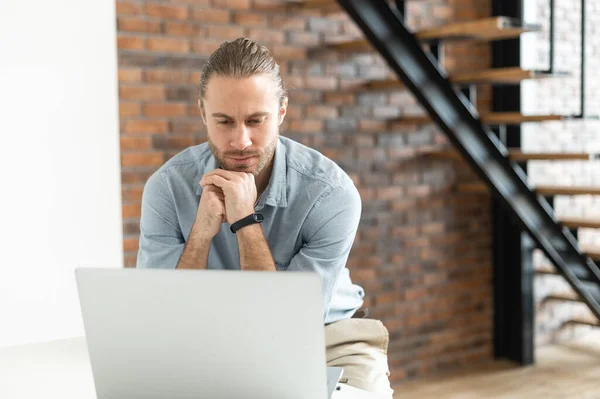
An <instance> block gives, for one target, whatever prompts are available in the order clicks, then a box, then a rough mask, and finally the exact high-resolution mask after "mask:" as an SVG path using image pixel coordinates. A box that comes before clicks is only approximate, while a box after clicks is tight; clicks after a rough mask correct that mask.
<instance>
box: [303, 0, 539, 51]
mask: <svg viewBox="0 0 600 399" xmlns="http://www.w3.org/2000/svg"><path fill="white" fill-rule="evenodd" d="M313 1H315V2H317V1H319V0H313ZM319 3H320V1H319ZM298 6H300V4H298ZM308 6H309V5H308V4H307V5H306V7H308ZM539 29H540V27H539V25H522V24H521V23H520V22H519V21H518V20H517V19H516V18H510V17H502V16H500V17H489V18H483V19H478V20H473V21H465V22H453V23H449V24H447V25H442V26H437V27H433V28H426V29H422V30H420V31H417V32H415V37H416V38H417V39H418V40H422V41H431V40H438V39H475V40H501V39H510V38H517V37H519V35H521V34H522V33H526V32H535V31H538V30H539ZM328 47H329V48H331V49H335V50H337V51H340V52H363V51H370V50H371V48H372V47H371V44H370V43H369V41H368V40H367V39H357V40H352V41H348V42H342V43H336V44H330V45H329V46H328Z"/></svg>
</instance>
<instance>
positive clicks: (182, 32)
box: [165, 22, 206, 36]
mask: <svg viewBox="0 0 600 399" xmlns="http://www.w3.org/2000/svg"><path fill="white" fill-rule="evenodd" d="M205 31H206V29H205V28H203V27H201V26H200V25H198V24H195V23H192V22H165V33H166V34H167V35H174V36H205V34H204V32H205Z"/></svg>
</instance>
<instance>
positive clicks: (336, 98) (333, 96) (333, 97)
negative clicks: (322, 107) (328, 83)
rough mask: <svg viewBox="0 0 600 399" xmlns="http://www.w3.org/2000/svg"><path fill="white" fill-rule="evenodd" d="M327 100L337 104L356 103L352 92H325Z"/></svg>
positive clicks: (329, 102)
mask: <svg viewBox="0 0 600 399" xmlns="http://www.w3.org/2000/svg"><path fill="white" fill-rule="evenodd" d="M324 96H325V97H324V98H325V102H326V103H328V104H336V105H351V104H354V94H352V93H325V95H324Z"/></svg>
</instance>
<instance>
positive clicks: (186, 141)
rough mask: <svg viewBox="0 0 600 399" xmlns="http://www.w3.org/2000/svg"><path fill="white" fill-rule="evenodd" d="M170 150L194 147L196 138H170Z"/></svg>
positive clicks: (168, 139)
mask: <svg viewBox="0 0 600 399" xmlns="http://www.w3.org/2000/svg"><path fill="white" fill-rule="evenodd" d="M167 144H168V146H169V148H176V149H185V148H188V147H191V146H193V145H194V138H193V137H191V136H170V137H168V138H167Z"/></svg>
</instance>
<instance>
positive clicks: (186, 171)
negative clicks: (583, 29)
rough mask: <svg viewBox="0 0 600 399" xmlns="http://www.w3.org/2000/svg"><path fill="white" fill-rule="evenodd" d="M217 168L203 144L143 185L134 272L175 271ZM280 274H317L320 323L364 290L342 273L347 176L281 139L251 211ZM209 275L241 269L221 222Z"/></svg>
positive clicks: (352, 308)
mask: <svg viewBox="0 0 600 399" xmlns="http://www.w3.org/2000/svg"><path fill="white" fill-rule="evenodd" d="M216 168H217V163H216V160H215V158H214V156H213V155H212V152H211V151H210V149H209V147H208V144H207V143H204V144H201V145H198V146H195V147H190V148H188V149H186V150H184V151H183V152H181V153H179V154H177V155H176V156H174V157H173V158H171V159H170V160H169V161H167V162H166V163H165V164H164V165H163V166H162V167H161V168H160V169H159V170H158V171H156V172H155V173H154V174H153V175H152V176H151V177H150V179H149V180H148V182H147V183H146V186H145V188H144V194H143V198H142V217H141V222H140V233H141V234H140V248H139V252H138V258H137V267H139V268H175V267H176V266H177V263H178V261H179V257H180V256H181V253H182V252H183V247H184V245H185V242H186V240H187V239H188V236H189V234H190V231H191V229H192V225H193V223H194V221H195V218H196V213H197V210H198V204H199V202H200V196H201V195H202V187H201V186H200V185H199V182H200V180H201V179H202V176H203V175H204V174H206V173H208V172H210V171H212V170H214V169H216ZM255 210H256V212H260V213H262V214H263V215H264V218H265V220H264V222H263V223H262V227H263V231H264V234H265V237H266V239H267V241H268V243H269V248H270V249H271V253H272V255H273V259H274V260H275V264H276V268H277V270H278V271H287V270H289V271H309V272H316V273H318V274H319V275H320V276H321V279H322V282H323V300H324V304H323V305H324V318H325V323H332V322H335V321H338V320H341V319H346V318H349V317H351V316H352V315H353V314H354V312H356V310H357V309H358V308H360V306H361V305H362V303H363V297H364V291H363V289H362V288H361V287H359V286H357V285H354V284H352V282H351V280H350V274H349V271H348V269H347V268H346V261H347V259H348V254H349V253H350V249H351V248H352V244H353V242H354V237H355V235H356V230H357V228H358V223H359V219H360V214H361V200H360V195H359V193H358V190H357V189H356V187H355V186H354V183H353V182H352V180H351V179H350V177H348V175H347V174H346V173H345V172H344V171H343V170H342V169H341V168H340V167H339V166H337V165H336V164H335V163H334V162H333V161H331V160H329V159H328V158H326V157H325V156H323V155H322V154H320V153H319V152H317V151H315V150H313V149H311V148H308V147H306V146H304V145H302V144H300V143H297V142H295V141H293V140H291V139H288V138H285V137H279V141H278V143H277V148H276V150H275V158H274V162H273V169H272V172H271V177H270V179H269V183H268V185H267V188H266V189H265V190H264V192H263V193H262V195H261V196H260V198H259V200H258V201H257V203H256V206H255ZM207 267H208V268H209V269H232V270H240V268H241V267H240V259H239V247H238V242H237V236H236V235H235V234H233V233H231V231H230V230H229V225H228V224H226V223H225V224H223V225H222V226H221V230H220V231H219V233H217V235H216V236H215V237H214V238H213V240H212V243H211V247H210V252H209V255H208V265H207Z"/></svg>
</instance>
